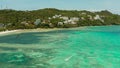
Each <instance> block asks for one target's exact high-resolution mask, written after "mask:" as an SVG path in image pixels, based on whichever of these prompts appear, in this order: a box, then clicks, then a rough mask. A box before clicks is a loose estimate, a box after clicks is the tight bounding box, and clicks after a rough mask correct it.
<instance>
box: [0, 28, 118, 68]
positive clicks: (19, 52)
mask: <svg viewBox="0 0 120 68" xmlns="http://www.w3.org/2000/svg"><path fill="white" fill-rule="evenodd" d="M0 68H120V26H90V27H84V28H71V29H62V30H54V31H49V32H39V31H36V32H24V33H22V32H21V33H12V34H7V35H1V36H0Z"/></svg>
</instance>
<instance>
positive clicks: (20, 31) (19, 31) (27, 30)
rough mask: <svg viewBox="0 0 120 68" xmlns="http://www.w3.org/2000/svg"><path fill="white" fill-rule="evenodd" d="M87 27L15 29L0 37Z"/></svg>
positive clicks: (4, 32)
mask: <svg viewBox="0 0 120 68" xmlns="http://www.w3.org/2000/svg"><path fill="white" fill-rule="evenodd" d="M107 26H116V25H107ZM86 27H88V26H81V27H73V28H36V29H16V30H6V31H0V36H1V35H6V34H11V33H14V32H15V33H25V32H48V31H54V30H72V29H76V28H80V29H84V28H86ZM89 27H98V26H89Z"/></svg>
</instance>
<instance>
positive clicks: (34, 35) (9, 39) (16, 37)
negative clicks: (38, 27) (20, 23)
mask: <svg viewBox="0 0 120 68" xmlns="http://www.w3.org/2000/svg"><path fill="white" fill-rule="evenodd" d="M43 34H46V33H45V32H44V33H41V32H29V33H21V34H12V35H5V36H0V43H8V44H34V43H38V42H39V41H40V40H41V39H43V38H46V37H48V36H44V35H43Z"/></svg>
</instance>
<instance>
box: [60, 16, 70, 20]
mask: <svg viewBox="0 0 120 68" xmlns="http://www.w3.org/2000/svg"><path fill="white" fill-rule="evenodd" d="M60 19H63V20H69V17H66V16H62V17H60Z"/></svg>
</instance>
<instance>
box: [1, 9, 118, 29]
mask: <svg viewBox="0 0 120 68" xmlns="http://www.w3.org/2000/svg"><path fill="white" fill-rule="evenodd" d="M54 15H62V16H64V17H68V18H71V17H77V18H79V19H80V20H79V21H77V24H64V23H63V26H58V22H63V21H64V20H63V19H60V18H52V17H53V16H54ZM96 15H99V16H100V17H101V19H102V20H104V22H102V20H101V21H100V19H99V18H98V20H93V19H94V17H95V16H96ZM41 22H42V23H41ZM36 24H37V26H36ZM119 24H120V15H117V14H112V13H111V12H109V11H107V10H104V11H101V12H89V11H85V10H83V11H77V10H69V11H68V10H58V9H53V8H46V9H40V10H33V11H17V10H11V9H4V10H0V31H1V30H12V29H31V28H49V27H51V26H52V27H53V28H54V27H59V28H60V27H62V28H63V27H76V26H95V25H119Z"/></svg>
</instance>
